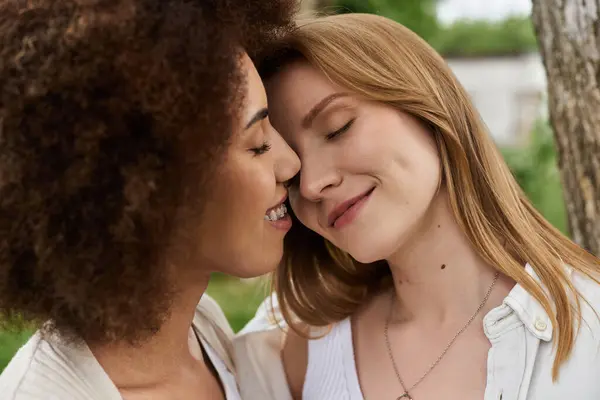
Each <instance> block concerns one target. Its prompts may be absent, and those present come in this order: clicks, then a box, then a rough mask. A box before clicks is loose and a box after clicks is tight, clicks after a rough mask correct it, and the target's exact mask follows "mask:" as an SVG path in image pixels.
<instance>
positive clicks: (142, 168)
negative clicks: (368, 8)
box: [0, 0, 299, 400]
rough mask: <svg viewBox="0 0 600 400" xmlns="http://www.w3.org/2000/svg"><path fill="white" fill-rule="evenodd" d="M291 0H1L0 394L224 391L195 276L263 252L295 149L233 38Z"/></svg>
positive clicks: (278, 230) (246, 34) (278, 223)
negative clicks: (24, 330) (12, 349)
mask: <svg viewBox="0 0 600 400" xmlns="http://www.w3.org/2000/svg"><path fill="white" fill-rule="evenodd" d="M294 11H295V4H294V2H293V1H284V0H272V1H256V2H248V1H247V0H212V1H202V2H201V1H187V0H160V1H159V0H86V1H84V0H62V1H53V0H39V1H34V2H30V1H28V2H25V1H21V0H8V1H3V2H2V3H1V4H0V40H1V47H0V60H1V61H0V142H1V145H0V320H1V321H2V324H3V326H4V327H6V326H8V325H13V326H14V324H16V323H18V322H21V323H23V324H27V326H30V324H39V328H40V329H39V330H38V332H37V333H36V334H35V335H34V336H33V337H32V338H31V339H30V340H29V342H28V343H27V344H26V345H25V346H24V347H23V348H22V349H21V350H20V351H19V352H18V354H17V355H16V356H15V358H14V359H13V360H12V362H11V363H10V365H9V366H8V367H7V369H6V370H5V371H4V373H3V374H2V376H1V377H0V392H1V393H2V395H1V397H2V398H3V399H16V400H26V399H65V400H66V399H81V400H89V399H97V400H111V399H114V400H117V399H121V398H125V399H128V400H134V399H153V400H159V399H223V398H226V399H239V394H238V392H237V385H236V381H235V369H234V366H233V365H232V359H231V344H230V338H231V335H232V332H231V329H230V327H229V325H228V324H227V322H226V320H225V319H224V316H223V314H222V312H221V311H220V309H219V308H218V306H217V305H216V304H215V303H214V302H213V301H212V300H210V299H209V298H207V297H206V296H203V293H204V291H205V289H206V287H207V284H208V280H209V275H210V274H211V273H212V272H221V273H226V274H230V275H234V276H237V277H252V276H258V275H261V274H264V273H266V272H268V271H271V270H272V269H274V268H275V266H276V265H277V263H278V262H279V260H280V258H281V254H282V249H283V237H284V235H285V234H286V232H287V231H288V230H289V228H290V224H291V220H290V217H289V216H288V215H287V213H286V208H285V206H284V205H283V203H284V201H285V199H286V194H287V189H286V186H285V182H286V181H288V180H289V179H290V178H291V177H293V176H294V175H295V174H296V172H297V171H298V168H299V160H298V158H297V157H296V155H295V154H294V153H293V152H292V151H291V149H290V148H289V147H288V146H287V144H286V143H285V142H284V141H283V139H282V138H281V137H280V136H279V134H278V133H277V132H276V131H275V130H274V129H273V128H272V127H271V125H270V123H269V120H268V118H267V115H268V114H267V102H266V95H265V92H264V87H263V86H262V82H261V80H260V78H259V76H258V73H257V72H256V69H255V68H254V65H253V63H252V61H251V60H250V57H249V55H253V54H257V52H258V51H260V45H261V44H263V43H265V42H266V41H268V39H269V38H270V37H271V36H272V35H274V34H276V33H278V32H283V31H285V30H286V29H287V28H288V27H289V26H290V25H291V21H292V18H293V12H294Z"/></svg>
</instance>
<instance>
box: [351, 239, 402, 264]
mask: <svg viewBox="0 0 600 400" xmlns="http://www.w3.org/2000/svg"><path fill="white" fill-rule="evenodd" d="M395 249H396V246H385V245H383V244H382V243H381V241H380V240H379V241H364V240H362V241H358V243H356V244H355V245H352V244H351V243H349V246H347V248H346V249H345V250H346V252H347V253H348V254H350V256H352V258H353V259H355V260H356V261H358V262H359V263H361V264H370V263H374V262H377V261H381V260H386V259H388V258H389V256H390V254H392V253H393V252H394V250H395Z"/></svg>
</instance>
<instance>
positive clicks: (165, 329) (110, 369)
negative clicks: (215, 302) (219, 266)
mask: <svg viewBox="0 0 600 400" xmlns="http://www.w3.org/2000/svg"><path fill="white" fill-rule="evenodd" d="M208 278H209V276H206V277H205V278H203V279H201V280H199V281H196V282H194V284H193V285H192V284H188V285H187V286H186V287H184V288H181V289H179V290H178V291H177V297H176V298H175V299H173V301H172V304H171V307H170V313H169V315H168V317H167V318H166V320H165V321H164V323H163V325H162V326H161V328H160V330H159V331H158V332H157V333H156V334H154V335H152V337H150V338H149V339H147V340H145V341H144V342H142V343H141V344H139V345H137V346H131V345H129V344H126V343H114V344H109V345H102V346H96V347H95V346H90V349H91V351H92V353H93V354H94V356H95V357H96V359H97V360H98V362H99V363H100V365H101V366H102V367H103V368H104V370H105V371H106V373H107V374H108V375H109V376H110V378H111V380H112V381H113V382H114V384H115V385H116V386H117V387H118V388H119V389H136V388H143V387H150V386H157V385H161V384H167V383H169V381H171V380H172V379H173V378H174V377H175V376H176V375H177V374H178V373H179V371H181V370H182V368H195V367H197V366H198V363H199V362H200V363H202V364H203V363H204V359H203V356H202V351H201V348H200V346H198V345H197V339H196V337H195V334H194V331H193V329H192V322H193V319H194V314H195V310H196V306H197V305H198V302H199V301H200V298H201V297H202V295H203V294H204V292H205V290H206V288H207V286H208ZM149 301H152V299H149ZM175 379H176V378H175Z"/></svg>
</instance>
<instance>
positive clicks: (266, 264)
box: [231, 251, 283, 279]
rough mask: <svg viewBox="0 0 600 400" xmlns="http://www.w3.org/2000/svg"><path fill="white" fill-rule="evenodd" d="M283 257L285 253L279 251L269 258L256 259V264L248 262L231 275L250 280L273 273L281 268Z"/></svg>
mask: <svg viewBox="0 0 600 400" xmlns="http://www.w3.org/2000/svg"><path fill="white" fill-rule="evenodd" d="M282 257H283V252H282V251H279V252H277V254H273V255H272V256H270V257H268V258H267V257H261V258H255V262H252V261H250V260H246V261H245V263H244V265H242V266H241V268H238V269H236V270H235V272H233V271H232V273H231V275H235V276H236V277H238V278H242V279H249V278H256V277H259V276H262V275H265V274H268V273H271V272H273V271H275V269H276V268H277V267H278V266H279V262H280V261H281V258H282Z"/></svg>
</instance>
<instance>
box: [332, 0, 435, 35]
mask: <svg viewBox="0 0 600 400" xmlns="http://www.w3.org/2000/svg"><path fill="white" fill-rule="evenodd" d="M437 3H438V0H401V1H398V0H337V1H335V2H334V6H333V7H331V10H333V11H334V12H337V13H350V12H355V13H367V14H378V15H383V16H385V17H388V18H391V19H393V20H395V21H398V22H400V23H401V24H403V25H404V26H406V27H408V28H409V29H411V30H413V31H415V32H418V33H419V35H421V37H422V38H423V39H425V40H427V41H431V40H433V39H434V38H435V37H437V36H438V35H439V29H440V26H439V22H438V19H437V12H436V7H437Z"/></svg>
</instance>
